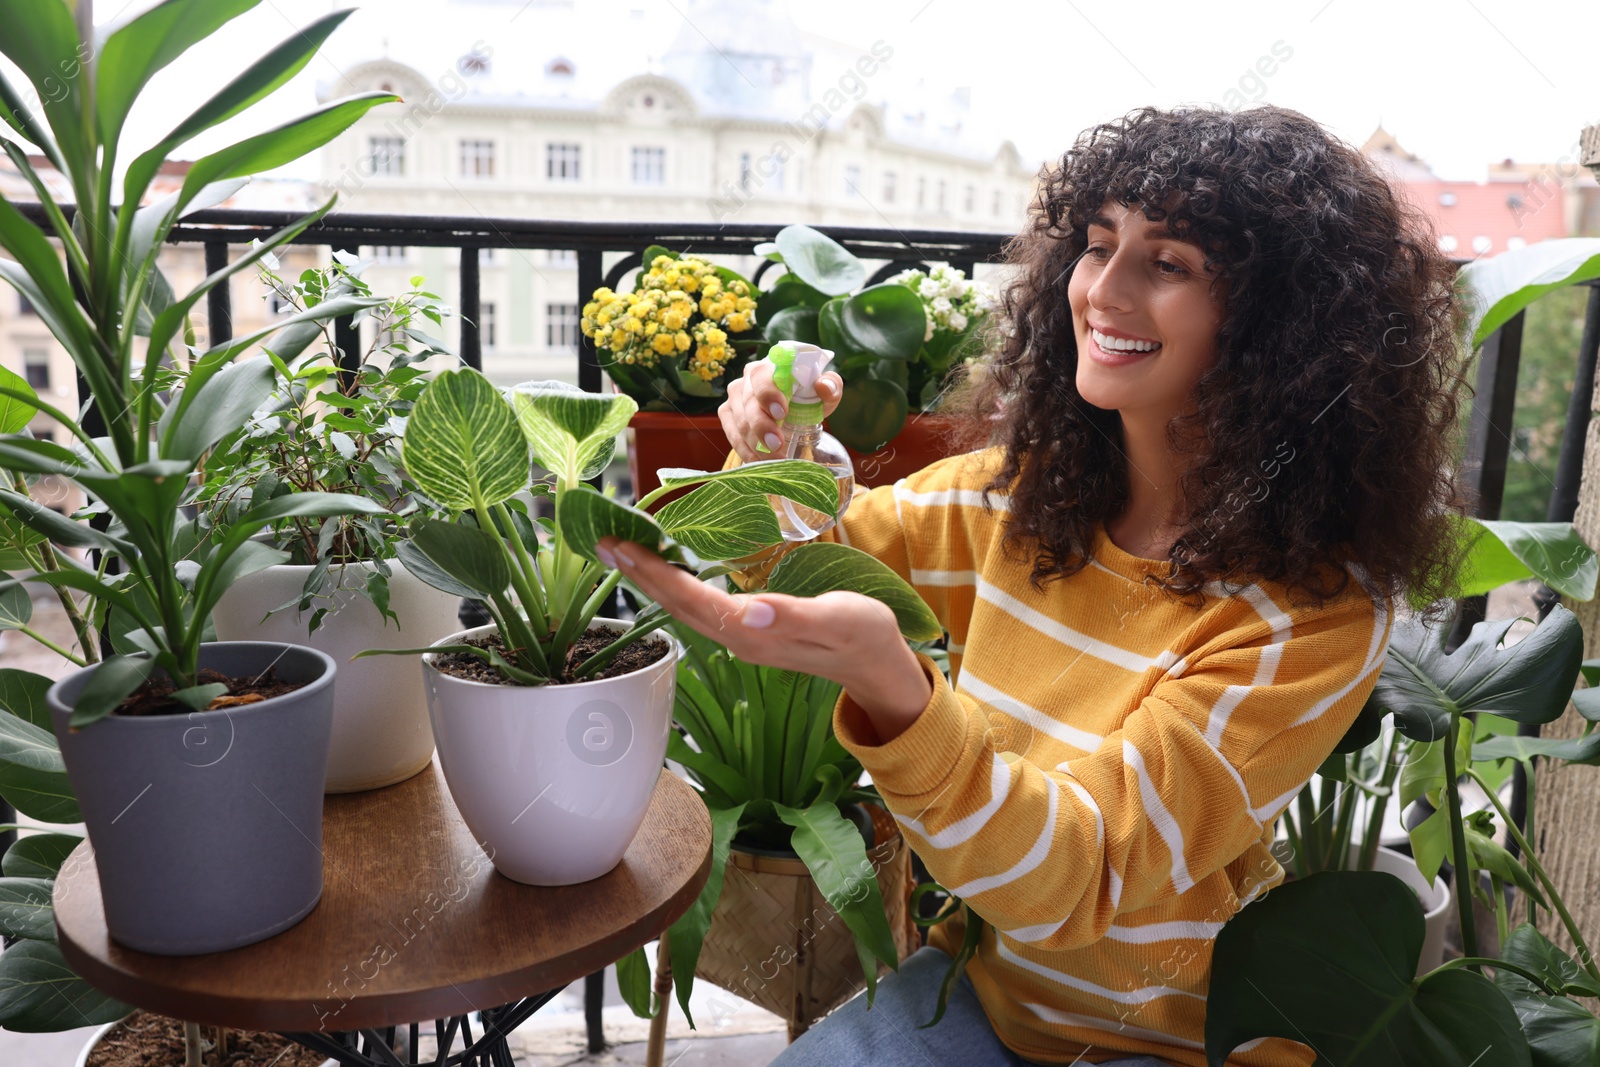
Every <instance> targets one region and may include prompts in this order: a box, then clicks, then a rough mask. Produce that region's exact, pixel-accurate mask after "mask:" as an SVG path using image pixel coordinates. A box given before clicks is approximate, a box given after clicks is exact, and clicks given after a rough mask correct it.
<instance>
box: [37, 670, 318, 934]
mask: <svg viewBox="0 0 1600 1067" xmlns="http://www.w3.org/2000/svg"><path fill="white" fill-rule="evenodd" d="M200 665H201V666H202V667H208V668H211V669H212V670H217V671H221V672H222V673H223V674H225V675H229V676H230V677H235V676H239V675H254V674H258V673H262V672H264V671H265V670H266V669H267V668H268V666H273V667H275V668H276V669H277V674H278V677H279V678H281V679H284V680H286V681H296V682H300V681H303V682H305V683H306V684H305V685H304V686H302V687H301V688H300V689H297V690H295V691H294V692H292V693H287V694H285V695H283V696H280V697H273V698H272V699H270V700H263V701H261V702H260V703H257V704H246V705H243V706H241V707H237V708H227V709H223V710H219V711H207V712H193V713H189V714H180V715H161V716H138V717H128V718H124V717H122V716H119V715H109V716H107V717H106V718H104V719H102V720H100V721H99V722H97V723H94V724H92V725H90V726H87V727H85V728H83V729H82V730H79V731H77V732H73V731H71V730H69V729H68V728H67V720H68V718H69V717H70V716H71V714H72V711H71V705H72V704H73V702H74V701H75V700H76V699H77V696H78V694H79V693H80V692H82V691H83V687H84V685H85V684H87V682H88V680H89V677H90V675H91V674H93V672H94V671H95V670H96V668H95V667H88V668H85V669H84V670H81V671H76V672H74V673H73V674H70V675H68V676H67V677H65V678H63V679H62V680H61V681H59V682H57V683H56V684H55V685H53V686H51V687H50V691H49V694H48V700H49V704H50V718H51V723H52V725H53V726H54V727H55V733H56V738H57V740H58V741H59V742H60V743H61V755H62V758H63V759H64V760H65V761H66V765H67V776H68V777H69V778H70V779H71V780H72V788H73V791H74V792H76V793H77V795H78V804H79V806H80V807H81V808H82V809H83V818H84V822H85V824H86V825H87V827H88V830H89V841H90V844H91V845H92V846H93V847H94V855H95V862H96V864H97V866H98V867H99V871H100V890H101V894H102V896H103V897H104V900H105V909H106V926H107V927H108V928H109V930H110V933H111V936H112V937H113V938H114V939H115V940H117V941H118V942H120V943H121V944H123V945H126V946H127V947H129V948H132V949H137V950H138V951H140V952H150V953H155V954H158V955H163V956H187V955H197V954H200V953H205V952H221V951H223V950H225V949H230V948H238V947H239V946H241V945H248V944H251V943H253V942H256V941H261V940H264V939H266V938H268V937H271V936H272V935H273V934H276V933H280V932H282V931H283V930H287V929H288V928H289V927H291V926H293V925H294V924H295V923H297V922H299V921H300V920H301V919H303V918H305V917H306V915H307V914H309V913H310V911H311V909H312V908H314V907H316V904H317V901H318V900H319V899H320V898H321V896H322V783H323V778H324V776H325V775H326V773H327V764H328V739H329V736H330V734H331V732H332V729H333V676H334V662H333V660H332V659H331V658H330V657H329V656H328V655H326V654H325V653H323V652H319V651H317V650H316V649H313V648H304V647H301V646H298V645H282V644H275V643H271V642H267V641H226V642H217V643H215V644H209V645H205V646H203V647H202V648H201V651H200Z"/></svg>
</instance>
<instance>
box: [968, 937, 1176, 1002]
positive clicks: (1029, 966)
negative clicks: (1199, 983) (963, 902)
mask: <svg viewBox="0 0 1600 1067" xmlns="http://www.w3.org/2000/svg"><path fill="white" fill-rule="evenodd" d="M994 944H995V952H996V954H997V955H999V957H1000V958H1001V959H1002V960H1005V961H1006V962H1007V963H1009V964H1011V965H1012V966H1013V967H1020V968H1022V969H1023V970H1025V971H1032V972H1033V973H1034V974H1036V975H1038V976H1039V977H1041V978H1046V979H1048V980H1050V981H1052V982H1055V983H1056V984H1057V985H1064V986H1066V987H1067V988H1068V989H1076V990H1078V991H1079V992H1080V993H1088V994H1090V995H1091V996H1096V997H1100V998H1101V999H1103V1000H1109V1001H1111V1002H1112V1003H1115V1004H1144V1003H1147V1002H1149V1001H1152V1000H1157V999H1159V998H1161V997H1193V998H1194V999H1195V1000H1205V999H1206V998H1205V997H1204V996H1203V995H1202V994H1199V993H1192V992H1190V991H1189V990H1187V989H1174V988H1173V987H1172V986H1164V985H1149V986H1144V987H1143V988H1140V989H1130V990H1125V991H1121V992H1119V991H1118V990H1115V989H1108V988H1106V987H1105V986H1103V985H1096V984H1095V983H1093V982H1088V981H1085V980H1084V979H1082V978H1079V977H1077V976H1076V975H1071V974H1067V973H1066V972H1065V971H1057V970H1054V969H1053V968H1050V967H1046V966H1045V965H1044V964H1042V963H1035V962H1033V961H1032V960H1030V959H1024V958H1023V957H1022V956H1019V955H1018V954H1017V953H1016V952H1014V951H1013V950H1011V949H1009V948H1007V947H1006V943H1005V942H1004V941H999V940H996V941H995V943H994Z"/></svg>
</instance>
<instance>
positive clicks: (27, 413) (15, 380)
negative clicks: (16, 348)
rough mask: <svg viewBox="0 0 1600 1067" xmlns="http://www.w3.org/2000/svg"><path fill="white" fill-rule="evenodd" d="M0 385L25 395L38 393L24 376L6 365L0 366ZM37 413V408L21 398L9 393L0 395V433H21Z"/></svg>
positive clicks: (36, 394) (34, 395) (35, 395)
mask: <svg viewBox="0 0 1600 1067" xmlns="http://www.w3.org/2000/svg"><path fill="white" fill-rule="evenodd" d="M0 386H4V387H5V388H6V389H8V390H11V391H12V392H17V393H22V394H24V395H27V396H33V397H37V396H38V395H39V394H38V393H35V392H34V391H33V386H31V385H29V384H28V380H27V379H26V378H24V377H23V376H22V375H20V374H18V373H16V372H15V371H13V370H10V369H8V368H6V367H0ZM38 413H39V409H38V408H35V407H29V406H28V404H27V403H26V402H25V401H23V400H19V399H17V398H16V397H14V396H10V395H6V396H0V433H21V432H22V431H23V430H25V429H27V428H28V423H30V422H32V421H33V417H34V416H35V415H37V414H38Z"/></svg>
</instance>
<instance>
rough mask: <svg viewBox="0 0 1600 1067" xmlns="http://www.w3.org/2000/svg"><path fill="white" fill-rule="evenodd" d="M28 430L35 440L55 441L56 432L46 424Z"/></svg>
mask: <svg viewBox="0 0 1600 1067" xmlns="http://www.w3.org/2000/svg"><path fill="white" fill-rule="evenodd" d="M29 432H30V433H32V434H33V439H34V440H35V441H49V442H50V443H51V444H55V443H56V432H55V431H54V430H52V429H51V428H50V427H48V426H39V427H35V428H33V429H31V430H30V431H29ZM56 510H58V511H59V510H60V509H59V508H57V509H56Z"/></svg>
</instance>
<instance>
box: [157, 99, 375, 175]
mask: <svg viewBox="0 0 1600 1067" xmlns="http://www.w3.org/2000/svg"><path fill="white" fill-rule="evenodd" d="M399 99H400V98H399V97H398V96H395V95H394V94H393V93H376V92H374V93H361V94H359V95H356V96H349V97H345V98H344V99H342V100H335V101H333V102H332V103H330V104H325V105H323V106H322V107H320V108H318V109H317V110H315V111H313V112H311V113H309V114H307V115H303V116H301V117H300V118H297V119H294V120H293V121H290V122H286V123H284V124H283V125H281V126H276V127H274V128H273V129H270V130H268V131H267V132H265V133H260V134H257V135H255V136H254V137H247V138H245V139H244V140H242V141H239V142H237V143H235V144H231V145H229V146H228V147H227V148H224V149H221V150H220V151H217V152H213V153H211V154H210V155H208V156H202V157H200V158H199V159H197V160H195V161H194V163H193V164H191V165H190V167H189V173H188V174H187V176H185V178H184V180H183V192H182V196H181V197H180V201H179V202H180V203H187V202H188V201H189V200H192V199H193V198H194V197H195V196H196V195H198V194H199V192H200V190H201V189H202V188H204V187H205V186H207V185H210V184H211V183H212V182H219V181H224V180H226V179H228V178H240V177H244V176H246V175H250V174H259V173H260V172H262V171H264V170H271V169H272V168H273V167H281V166H283V165H284V164H285V163H292V162H294V161H295V160H297V159H299V158H300V157H301V156H303V155H305V154H306V153H308V152H312V151H314V150H316V149H318V148H321V147H322V146H323V145H325V144H327V143H328V142H329V141H331V140H333V139H334V138H335V137H337V136H339V135H340V134H341V133H343V132H344V131H345V130H347V129H349V128H350V126H351V125H352V124H354V123H355V121H356V120H357V119H359V118H360V117H361V116H362V115H365V114H366V113H367V112H368V111H371V110H372V109H373V108H375V107H377V106H378V105H380V104H392V103H395V102H397V101H398V100H399Z"/></svg>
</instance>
